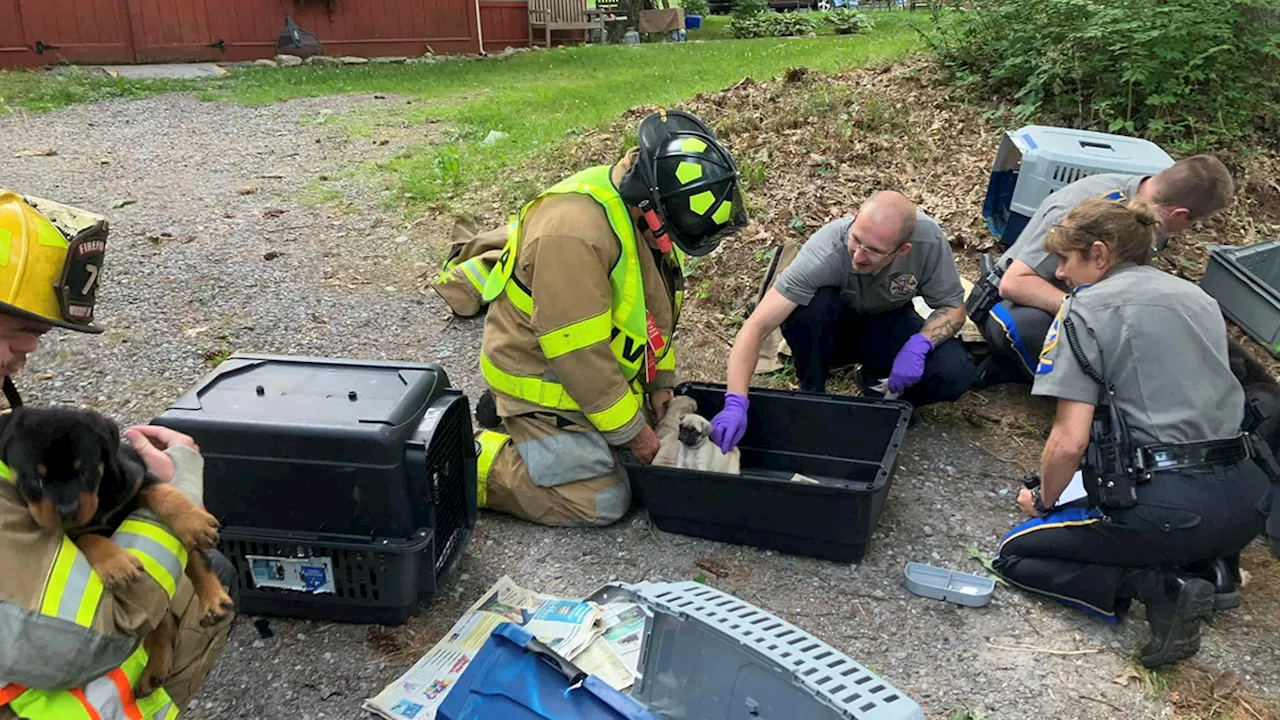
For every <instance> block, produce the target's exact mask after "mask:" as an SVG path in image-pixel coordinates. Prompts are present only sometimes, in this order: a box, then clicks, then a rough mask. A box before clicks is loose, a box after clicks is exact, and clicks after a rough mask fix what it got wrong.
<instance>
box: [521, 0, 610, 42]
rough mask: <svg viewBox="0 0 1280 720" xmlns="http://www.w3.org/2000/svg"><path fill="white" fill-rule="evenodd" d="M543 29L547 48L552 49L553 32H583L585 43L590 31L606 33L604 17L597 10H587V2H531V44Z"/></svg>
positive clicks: (560, 0)
mask: <svg viewBox="0 0 1280 720" xmlns="http://www.w3.org/2000/svg"><path fill="white" fill-rule="evenodd" d="M538 28H541V29H542V31H543V33H544V37H545V42H546V46H547V47H551V31H552V30H581V31H582V39H583V41H584V42H585V41H587V40H589V39H590V35H589V33H590V31H592V30H597V29H598V30H600V32H601V33H604V17H603V16H602V15H601V13H600V11H599V10H596V9H595V8H591V9H587V3H586V0H529V43H530V44H532V43H533V38H534V34H533V31H534V30H535V29H538Z"/></svg>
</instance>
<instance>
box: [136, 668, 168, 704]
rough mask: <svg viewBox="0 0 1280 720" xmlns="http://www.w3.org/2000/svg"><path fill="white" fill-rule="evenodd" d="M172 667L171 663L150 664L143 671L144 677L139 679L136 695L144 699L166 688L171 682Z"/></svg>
mask: <svg viewBox="0 0 1280 720" xmlns="http://www.w3.org/2000/svg"><path fill="white" fill-rule="evenodd" d="M171 665H172V663H169V662H148V663H147V667H146V668H145V669H143V671H142V677H141V678H138V689H137V691H136V692H135V693H134V694H135V695H136V696H138V697H140V698H144V697H146V696H148V695H150V694H151V693H153V692H155V691H157V690H159V689H160V688H162V687H164V684H165V683H167V682H169V670H170V669H171Z"/></svg>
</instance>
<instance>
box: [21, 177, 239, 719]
mask: <svg viewBox="0 0 1280 720" xmlns="http://www.w3.org/2000/svg"><path fill="white" fill-rule="evenodd" d="M37 208H38V209H37ZM42 211H43V212H42ZM86 215H87V214H86V213H81V212H80V211H76V210H74V209H71V208H66V207H65V206H61V205H57V204H56V203H50V202H47V201H37V200H35V199H31V200H30V202H28V201H27V200H26V199H24V198H22V197H20V196H19V195H16V194H14V193H11V192H6V191H3V190H0V370H2V371H3V375H4V394H5V395H6V397H7V398H8V400H9V404H10V406H11V407H14V408H16V407H18V406H20V405H21V398H20V397H19V396H18V393H17V390H16V389H15V387H14V384H13V381H12V380H11V379H10V376H11V375H13V374H15V373H17V372H18V371H20V370H21V369H22V368H23V366H24V365H25V364H26V360H27V355H28V354H29V353H31V352H34V351H35V349H36V346H37V345H38V344H39V341H40V336H41V335H43V334H44V333H45V332H47V331H49V330H51V329H53V328H54V327H61V328H67V329H70V330H77V331H81V332H91V333H92V332H101V328H98V327H96V326H95V325H94V324H93V305H94V300H95V298H96V294H97V284H98V273H99V271H100V270H101V268H102V264H101V262H102V258H103V254H104V251H105V247H106V226H105V223H103V222H102V221H101V218H98V217H97V216H89V217H90V218H91V219H90V220H89V221H88V222H78V220H80V219H83V217H84V216H86ZM50 218H54V219H55V221H57V222H59V225H58V226H55V225H54V224H53V223H52V222H50ZM59 227H62V228H64V229H66V230H67V232H65V233H64V232H63V231H62V230H60V229H59ZM126 438H127V439H128V440H129V441H130V442H132V443H133V445H134V447H136V448H137V449H138V450H139V452H140V453H141V455H142V457H143V459H144V460H145V461H146V463H147V467H148V469H149V470H150V471H151V472H152V473H153V474H154V475H156V476H157V477H158V478H160V479H161V480H165V481H171V482H173V483H174V485H175V486H176V487H178V488H179V489H181V490H183V492H185V493H187V494H188V496H190V497H192V499H193V500H195V501H196V502H199V501H200V494H201V490H202V489H203V460H202V459H201V456H200V454H199V451H198V449H197V448H196V446H195V443H194V442H193V441H192V439H191V438H189V437H187V436H186V435H182V434H181V433H177V432H174V431H172V430H169V429H167V428H157V427H141V428H132V429H130V430H129V431H127V432H126ZM5 447H7V445H6V446H4V447H0V452H3V451H5ZM17 481H18V478H17V477H15V475H14V471H13V470H12V469H11V468H10V467H9V466H8V465H6V464H4V463H3V462H0V578H3V581H0V720H10V719H11V718H27V719H29V720H112V719H116V718H129V719H130V720H141V719H146V720H151V719H156V720H168V719H169V718H173V717H177V715H178V712H179V711H180V710H182V709H184V708H185V707H186V705H187V703H188V702H189V701H190V700H191V698H192V697H193V696H194V695H195V694H196V693H197V692H198V691H199V689H200V687H201V686H202V685H203V683H204V680H205V678H206V676H207V675H208V673H209V670H210V668H211V667H212V665H213V662H214V660H215V659H216V658H217V657H218V654H219V653H220V652H221V650H222V648H223V647H224V646H225V644H226V642H227V635H228V633H229V632H230V628H231V617H232V616H231V615H228V616H227V618H226V619H225V620H223V621H222V622H219V623H218V624H216V625H214V626H212V627H201V625H200V622H199V621H200V617H201V614H200V612H199V603H198V601H197V600H196V598H195V593H194V591H193V588H192V585H191V582H190V581H189V580H187V579H186V577H185V576H184V575H183V569H184V568H185V565H186V560H187V552H186V549H185V548H184V547H183V545H182V544H181V543H180V542H179V541H178V539H177V538H176V537H175V536H174V535H173V533H172V532H170V530H169V529H168V528H166V527H165V526H164V525H162V524H161V523H159V522H158V521H156V520H155V519H154V516H152V515H150V514H149V513H147V512H145V511H142V512H137V513H134V514H133V515H131V516H130V517H129V518H128V519H126V520H125V521H124V522H123V523H122V524H121V525H120V527H119V528H118V530H117V531H116V533H115V534H114V535H113V537H112V540H113V541H114V542H115V543H116V544H117V545H119V546H120V547H122V548H124V549H125V550H126V551H128V552H129V553H130V554H132V555H134V556H135V557H137V558H138V559H139V560H141V561H142V564H143V568H144V571H145V572H144V574H143V575H142V577H141V578H140V579H138V580H135V581H133V582H131V583H128V584H125V585H123V586H118V587H106V586H105V585H104V583H103V581H102V579H101V578H100V577H99V576H98V574H97V573H96V572H94V571H93V570H92V569H91V568H90V566H89V562H88V560H86V559H85V556H84V555H83V554H82V553H81V552H80V550H79V549H77V547H76V546H75V545H74V544H73V543H72V542H71V540H69V539H68V538H67V536H66V534H65V533H63V532H62V530H61V529H60V528H58V529H49V528H45V527H42V526H41V525H39V524H38V523H37V522H36V520H35V518H34V516H33V515H32V513H31V510H30V509H29V507H28V505H27V502H26V501H25V500H24V498H23V496H22V495H21V494H20V493H19V491H18V488H17V486H16V483H17ZM210 555H211V559H212V561H213V567H214V570H215V571H216V572H217V573H218V576H219V578H220V579H221V580H222V582H223V584H224V585H227V586H228V587H229V588H230V589H231V593H232V597H233V598H234V597H235V595H236V583H235V576H234V572H233V571H232V570H231V566H230V563H229V562H228V561H227V560H226V558H224V557H222V556H221V555H218V554H217V553H211V554H210ZM165 613H172V614H173V616H174V617H175V619H176V621H177V625H178V628H179V629H178V637H177V640H176V642H175V646H174V656H173V664H172V667H171V674H170V675H169V677H168V679H167V681H165V682H162V683H160V685H161V688H160V689H158V690H155V691H154V692H151V693H149V694H147V695H146V696H145V697H139V696H138V694H137V693H136V688H137V687H138V685H139V681H140V680H141V678H142V674H143V670H144V668H145V666H146V664H147V653H146V650H144V649H143V646H142V641H143V639H144V638H145V637H146V636H147V634H148V633H149V632H150V631H151V630H152V629H153V628H155V627H156V626H157V625H158V624H159V622H160V621H161V619H163V618H164V615H165Z"/></svg>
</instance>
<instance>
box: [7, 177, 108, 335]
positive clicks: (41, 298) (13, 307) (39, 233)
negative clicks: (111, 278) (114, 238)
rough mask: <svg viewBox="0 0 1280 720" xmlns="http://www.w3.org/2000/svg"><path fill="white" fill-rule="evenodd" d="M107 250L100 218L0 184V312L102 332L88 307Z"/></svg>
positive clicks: (94, 294) (93, 296)
mask: <svg viewBox="0 0 1280 720" xmlns="http://www.w3.org/2000/svg"><path fill="white" fill-rule="evenodd" d="M37 208H39V209H37ZM51 218H52V221H51ZM55 223H56V225H55ZM60 227H61V228H62V229H59V228H60ZM68 238H69V239H68ZM106 249H107V222H106V219H105V218H103V217H101V216H98V215H93V214H91V213H87V212H85V211H83V210H77V209H75V208H71V207H67V206H65V205H60V204H58V203H55V202H52V201H48V200H40V199H38V198H24V197H23V196H21V195H18V194H17V193H14V192H10V191H8V190H4V189H0V312H3V313H7V314H9V315H14V316H16V317H20V318H23V319H26V320H33V321H35V322H40V323H45V324H48V325H55V326H57V327H61V328H67V329H69V330H76V331H79V332H87V333H100V332H102V328H100V327H98V326H96V325H94V324H93V306H94V302H95V300H96V299H97V294H98V281H99V279H100V275H101V272H102V260H103V257H104V255H105V253H106Z"/></svg>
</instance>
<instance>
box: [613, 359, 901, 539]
mask: <svg viewBox="0 0 1280 720" xmlns="http://www.w3.org/2000/svg"><path fill="white" fill-rule="evenodd" d="M724 392H725V386H724V385H715V384H705V383H686V384H684V385H681V386H680V387H678V388H676V393H677V394H680V395H688V396H689V397H691V398H693V400H694V401H695V402H697V403H698V414H700V415H702V416H704V417H706V418H708V419H710V418H711V417H713V416H714V415H715V414H716V413H718V412H720V410H721V409H723V408H724ZM750 397H751V403H750V407H749V409H748V411H747V432H746V435H744V436H743V438H742V442H741V443H739V445H738V447H739V448H740V449H741V451H742V463H741V466H742V475H740V476H738V475H725V474H721V473H708V472H697V471H690V470H681V469H676V468H669V467H658V466H651V465H637V464H634V463H630V462H627V463H625V465H626V469H627V474H628V475H629V476H630V478H631V483H632V485H633V486H635V487H636V488H637V490H638V492H639V495H640V496H641V497H643V502H644V505H645V507H646V508H648V510H649V517H650V518H651V519H652V520H653V522H654V524H655V525H657V526H658V527H659V528H661V529H662V530H666V531H667V532H673V533H679V534H681V535H693V536H696V537H703V538H708V539H711V540H721V541H724V542H731V543H739V544H743V545H753V546H755V547H763V548H771V549H774V550H779V551H782V552H785V553H791V554H793V555H805V556H808V557H816V558H822V559H825V560H835V561H838V562H857V561H858V560H860V559H862V556H863V554H865V553H866V551H867V546H868V544H869V542H870V539H871V534H872V532H873V531H874V530H875V527H876V521H877V520H878V519H879V517H880V511H881V510H882V509H883V508H884V502H885V498H886V497H887V496H888V495H889V487H890V486H891V485H892V482H893V471H894V469H895V466H896V463H897V458H898V448H899V446H900V445H901V444H902V439H903V437H904V436H905V434H906V432H907V423H908V422H910V420H911V405H910V404H908V403H906V402H902V401H899V400H881V399H873V398H860V397H840V396H832V395H819V394H814V393H800V392H787V391H782V390H762V389H755V388H752V390H751V396H750ZM796 473H799V474H801V475H804V476H806V477H808V478H812V479H814V480H817V481H818V482H819V483H820V484H818V485H814V484H809V483H804V482H794V481H792V476H793V475H795V474H796Z"/></svg>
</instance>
